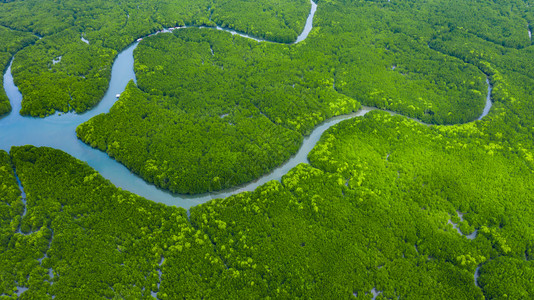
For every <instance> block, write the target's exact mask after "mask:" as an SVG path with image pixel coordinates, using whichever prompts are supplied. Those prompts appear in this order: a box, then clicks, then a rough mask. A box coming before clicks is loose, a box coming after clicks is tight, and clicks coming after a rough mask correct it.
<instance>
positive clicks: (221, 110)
mask: <svg viewBox="0 0 534 300" xmlns="http://www.w3.org/2000/svg"><path fill="white" fill-rule="evenodd" d="M212 51H213V54H212V53H211V52H212ZM301 53H302V52H301V51H299V50H298V48H295V47H291V46H280V45H274V44H270V43H257V42H255V41H250V40H247V39H244V38H242V37H235V38H232V37H231V35H230V34H229V33H224V32H218V31H213V30H208V29H196V28H191V29H187V30H180V31H175V32H174V34H162V35H158V36H155V37H151V38H148V39H145V41H143V43H141V44H140V45H139V47H138V48H137V49H136V52H135V55H136V64H135V68H136V74H137V78H138V84H139V89H138V88H136V87H135V86H134V84H133V83H130V84H129V86H128V87H127V89H126V91H125V92H124V93H122V94H121V97H120V99H119V100H118V101H117V102H116V103H115V105H114V106H113V108H112V109H111V111H110V113H109V114H105V115H99V116H97V117H95V118H93V119H91V120H90V121H89V122H87V123H85V124H82V125H81V126H79V127H78V129H77V134H78V137H79V138H80V139H82V140H83V141H84V142H86V143H88V144H90V145H91V146H93V147H97V148H99V149H101V150H103V151H106V152H107V153H108V154H109V155H110V156H112V157H115V158H116V159H117V160H118V161H120V162H122V163H124V164H125V165H126V166H127V167H128V168H130V169H131V170H132V171H134V172H135V173H137V174H139V175H141V176H142V177H143V178H145V179H146V180H148V181H150V182H153V183H155V184H156V185H157V186H159V187H163V188H166V189H169V190H171V191H173V192H180V193H199V192H205V191H212V190H219V189H223V188H227V187H230V186H234V185H237V184H240V183H243V182H247V181H250V180H252V179H255V178H257V177H259V176H260V175H262V174H265V173H267V172H268V171H270V170H272V169H273V168H274V167H276V166H278V165H280V164H281V163H282V162H283V161H285V160H287V159H288V158H289V157H290V156H291V155H292V154H294V153H295V152H297V150H298V147H299V145H300V143H301V142H302V136H301V134H306V133H309V132H310V131H311V129H312V128H313V127H315V126H316V125H317V124H319V123H320V122H321V121H323V120H325V119H327V118H330V117H332V116H333V115H339V114H344V113H349V112H352V111H355V110H357V109H358V108H359V104H358V102H356V101H355V100H353V99H351V98H348V97H346V96H344V95H341V94H339V93H337V92H336V91H335V90H334V89H332V87H331V86H329V83H328V81H327V80H325V79H323V78H324V77H326V76H328V75H324V74H323V73H322V71H323V70H324V69H325V67H321V68H317V69H314V70H311V71H308V72H301V71H299V66H301V65H303V64H304V62H305V61H307V60H309V59H310V58H311V57H309V56H302V55H301ZM281 57H282V58H281ZM301 76H304V78H301ZM178 79H179V80H178ZM325 81H326V83H325ZM140 90H143V91H144V92H141V91H140ZM192 162H194V163H192Z"/></svg>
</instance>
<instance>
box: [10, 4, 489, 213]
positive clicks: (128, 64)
mask: <svg viewBox="0 0 534 300" xmlns="http://www.w3.org/2000/svg"><path fill="white" fill-rule="evenodd" d="M316 7H317V6H316V5H315V3H313V2H312V9H311V12H310V15H309V16H308V20H307V22H306V26H305V28H304V31H303V32H302V34H301V35H300V36H299V38H298V39H297V41H296V43H297V42H300V41H303V40H304V39H306V37H307V36H308V34H309V32H310V31H311V29H312V21H313V16H314V14H315V10H316ZM217 29H220V30H225V31H226V29H222V28H217ZM165 31H168V30H164V31H163V32H165ZM230 32H231V31H230ZM238 34H239V35H242V36H244V37H248V38H252V37H249V36H247V35H243V34H240V33H238ZM254 39H255V38H254ZM255 40H257V39H255ZM138 43H139V42H135V43H133V44H132V45H130V46H129V47H127V48H126V49H125V50H123V51H122V52H121V53H120V54H119V55H118V56H117V58H116V59H115V61H114V63H113V67H112V71H111V80H110V83H109V88H108V90H107V92H106V93H105V95H104V98H103V99H102V101H101V102H100V103H99V104H98V105H97V106H96V107H95V108H93V109H92V110H90V111H88V112H85V113H82V114H75V113H66V114H62V115H60V114H59V113H56V114H55V115H52V116H49V117H46V118H44V119H43V118H33V117H22V116H21V115H20V114H18V113H17V112H18V111H20V108H21V101H22V95H21V94H20V92H19V90H18V88H17V87H16V86H15V84H14V82H13V76H12V75H11V64H12V63H13V62H11V63H10V65H9V67H8V69H7V71H6V73H5V74H4V89H5V91H6V93H7V96H8V97H9V99H10V101H11V105H12V107H13V110H12V113H10V114H9V115H7V116H5V117H3V118H1V119H0V134H1V136H0V138H1V139H0V149H2V150H5V151H9V150H10V148H11V147H12V146H22V145H28V144H30V145H35V146H48V147H52V148H56V149H60V150H62V151H64V152H67V153H69V154H70V155H72V156H74V157H76V158H77V159H80V160H82V161H85V162H87V164H88V165H89V166H91V167H92V168H94V169H95V170H96V171H98V172H99V173H100V174H101V175H102V176H103V177H104V178H107V179H108V180H110V181H111V182H112V183H113V184H114V185H115V186H117V187H120V188H122V189H124V190H128V191H130V192H132V193H135V194H137V195H140V196H142V197H145V198H147V199H150V200H153V201H156V202H160V203H164V204H166V205H174V206H180V207H183V208H186V209H189V208H190V207H191V206H195V205H198V204H201V203H204V202H206V201H209V200H211V199H216V198H224V197H228V196H231V195H234V194H237V193H240V192H244V191H253V190H254V189H256V188H257V187H258V186H260V185H262V184H264V183H266V182H268V181H271V180H280V179H281V178H282V176H283V175H284V174H286V173H287V172H288V171H289V170H290V169H292V168H293V167H295V166H296V165H298V164H299V163H307V162H308V158H307V156H308V153H309V152H310V151H311V149H312V148H313V147H314V146H315V144H316V143H317V142H318V141H319V138H320V137H321V135H322V134H323V132H324V131H325V130H327V129H328V128H330V127H331V126H333V125H335V124H337V123H339V122H341V121H343V120H347V119H350V118H353V117H357V116H363V115H365V114H366V113H367V112H369V111H370V110H373V109H375V108H369V107H364V108H363V109H361V110H360V111H358V112H356V113H353V114H349V115H343V116H338V117H334V118H331V119H329V120H327V121H325V122H324V123H322V124H321V125H319V126H317V127H316V128H315V129H314V130H313V132H312V133H311V134H310V135H309V136H307V137H305V138H304V141H303V143H302V146H301V147H300V149H299V151H298V152H297V153H296V154H295V155H294V156H292V157H291V158H290V159H289V160H288V161H287V162H285V163H284V164H282V165H281V166H279V167H278V168H276V169H274V170H273V171H272V172H270V173H268V174H265V175H264V176H262V177H260V178H259V179H257V180H254V181H252V182H249V183H246V184H243V185H240V186H237V187H234V188H230V189H226V190H223V191H219V192H212V193H205V194H199V195H176V194H171V193H169V192H167V191H164V190H161V189H159V188H157V187H156V186H154V185H152V184H149V183H147V182H145V181H144V180H143V179H141V178H140V177H139V176H137V175H135V174H133V173H132V172H130V170H128V169H127V168H126V167H125V166H124V165H122V164H120V163H119V162H117V161H115V160H114V159H112V158H110V157H109V156H108V155H107V154H106V153H104V152H102V151H99V150H96V149H93V148H91V147H90V146H88V145H86V144H85V143H83V142H82V141H80V140H79V139H78V138H77V137H76V127H77V126H78V125H79V124H81V123H83V122H86V121H87V120H89V119H90V118H92V117H94V116H95V115H98V114H100V113H107V112H109V109H110V108H111V107H112V106H113V104H114V103H115V101H116V97H115V95H116V94H120V93H121V92H122V91H123V90H124V89H125V87H126V85H127V84H128V82H129V81H130V80H134V81H135V80H136V78H135V73H134V69H133V64H134V58H133V51H134V49H135V47H137V45H138ZM490 93H491V85H489V81H488V97H487V100H488V102H487V105H486V109H484V113H483V114H482V116H481V117H480V118H482V117H484V116H485V115H486V114H487V111H489V107H491V100H490ZM488 105H489V106H488Z"/></svg>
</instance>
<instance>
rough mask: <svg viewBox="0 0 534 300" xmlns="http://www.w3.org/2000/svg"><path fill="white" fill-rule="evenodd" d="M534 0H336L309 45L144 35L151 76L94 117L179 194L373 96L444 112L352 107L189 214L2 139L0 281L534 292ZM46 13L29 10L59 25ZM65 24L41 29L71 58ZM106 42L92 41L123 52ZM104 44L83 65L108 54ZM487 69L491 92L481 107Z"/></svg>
mask: <svg viewBox="0 0 534 300" xmlns="http://www.w3.org/2000/svg"><path fill="white" fill-rule="evenodd" d="M28 3H32V2H28ZM73 3H74V2H73ZM95 3H97V2H95ZM182 4H183V3H182ZM527 4H528V5H527ZM532 4H533V3H527V2H518V1H506V2H498V3H496V2H493V1H479V2H465V3H464V2H459V1H441V0H434V1H426V2H413V1H408V2H406V1H403V2H397V1H394V0H392V1H391V2H389V1H356V2H334V1H325V2H321V3H319V5H320V7H319V10H318V13H317V19H316V22H315V27H314V30H313V32H312V34H311V35H310V37H309V39H307V40H306V41H305V42H303V43H299V44H297V45H291V46H289V45H279V44H273V43H256V42H253V41H249V40H246V39H243V38H241V37H237V36H230V35H229V34H227V33H224V32H217V31H211V30H208V29H187V30H180V31H175V32H174V33H173V34H162V35H158V36H155V37H150V38H147V39H145V40H144V41H143V42H142V43H140V45H139V47H138V49H137V50H136V52H135V57H136V65H135V70H136V73H137V78H138V85H137V86H136V85H135V84H134V83H133V82H132V83H130V84H129V85H128V87H127V88H126V90H125V91H124V92H123V93H122V95H121V98H120V99H119V100H118V102H117V103H116V104H115V106H114V107H113V108H112V110H111V111H110V113H109V114H102V115H99V116H97V117H95V118H93V119H91V120H90V121H88V122H87V123H85V124H82V125H81V126H80V127H79V128H78V129H77V134H78V137H80V138H81V139H82V140H84V141H85V142H87V143H88V144H90V145H91V146H93V147H95V148H98V149H101V150H103V151H106V152H107V153H109V155H111V156H113V157H115V158H116V159H117V160H119V161H121V162H122V163H124V164H125V165H127V166H128V167H129V168H131V169H132V170H133V171H135V172H136V173H138V174H140V175H142V176H143V177H144V178H146V179H147V180H150V181H152V182H154V183H156V184H157V185H158V186H161V187H165V188H168V189H171V190H173V191H180V192H190V193H193V192H200V191H206V190H215V189H220V188H224V187H226V186H230V185H235V184H237V183H239V182H244V181H247V180H250V179H252V178H255V177H257V176H259V175H260V174H263V173H265V172H267V171H268V170H269V169H271V168H273V167H274V166H276V165H277V164H280V162H281V161H283V160H285V159H287V157H288V156H289V155H291V153H294V152H295V151H296V149H297V148H298V145H299V144H300V142H301V141H302V136H303V135H306V134H307V133H309V132H310V130H311V129H312V128H313V127H314V126H316V125H317V124H318V123H319V122H321V121H322V120H323V119H325V118H329V117H330V116H333V115H337V114H342V113H346V112H349V111H352V110H355V109H357V108H358V107H359V103H362V104H367V105H373V106H378V107H380V108H385V109H390V110H395V111H397V112H401V113H402V114H405V115H407V116H410V117H415V118H418V119H421V120H423V121H425V122H428V123H433V124H435V125H432V126H428V125H425V124H420V123H418V122H416V121H413V120H409V119H407V118H406V117H403V116H391V115H390V113H388V112H381V111H373V112H371V113H368V114H367V115H366V116H364V117H361V118H356V119H352V120H348V121H344V122H341V123H339V124H338V125H336V126H334V127H332V128H330V129H329V130H328V131H327V132H326V133H325V134H324V135H323V137H322V138H321V141H320V142H319V143H318V144H317V145H316V147H315V148H314V150H313V151H312V152H311V153H310V155H309V161H310V164H301V165H299V166H297V167H295V168H294V169H293V170H291V171H290V172H289V173H288V174H286V175H285V176H284V177H283V179H282V181H281V182H277V181H273V182H269V183H267V184H265V185H263V186H261V187H259V188H258V189H256V190H255V191H254V192H246V193H241V194H237V195H234V196H231V197H229V198H226V199H216V200H213V201H210V202H207V203H205V204H202V205H199V206H197V207H193V208H192V209H191V210H190V211H189V212H186V211H185V210H184V209H181V208H176V207H166V206H163V205H161V204H156V203H153V202H151V201H149V200H146V199H143V198H141V197H139V196H136V195H133V194H131V193H129V192H126V191H122V190H120V189H118V188H116V187H114V186H112V185H111V184H110V183H109V182H108V181H106V180H105V179H104V178H102V177H101V176H100V175H99V174H98V173H96V172H95V171H94V170H93V169H91V168H90V167H89V166H87V164H85V163H83V162H80V161H77V160H75V159H74V158H72V157H71V156H69V155H67V154H65V153H63V152H61V151H59V150H54V149H50V148H36V147H33V146H23V147H14V148H12V150H11V152H10V155H8V154H6V153H5V152H0V207H1V209H0V242H1V244H0V278H1V280H0V289H1V290H0V298H7V299H11V298H15V297H16V296H15V292H17V291H18V292H21V291H23V290H24V289H25V288H28V290H27V291H25V292H24V293H23V294H22V298H28V299H33V298H36V299H40V298H52V297H53V296H55V299H70V298H91V299H93V298H134V299H139V298H144V299H151V297H152V295H154V294H153V293H156V292H157V295H155V296H156V298H158V299H175V298H180V297H185V298H224V299H234V298H239V297H241V298H247V299H249V298H250V299H252V298H253V299H256V298H283V299H285V298H296V297H300V298H327V299H338V298H339V299H342V298H350V299H353V298H356V299H370V298H371V293H372V291H379V292H380V295H379V296H378V298H379V299H380V298H382V299H421V298H423V299H424V298H429V299H505V298H508V299H531V298H534V284H533V281H534V265H533V263H532V261H533V257H534V220H533V219H532V217H531V216H532V215H533V213H534V212H533V207H534V206H533V203H534V193H533V191H534V138H533V137H534V105H533V99H534V75H533V74H534V61H533V60H532V59H531V58H532V55H533V53H532V51H533V50H532V48H533V47H532V46H529V45H530V44H531V42H530V41H529V40H528V36H527V34H526V28H527V27H526V26H527V22H529V23H530V24H532V23H533V22H534V14H533V12H534V11H532V8H531V7H532V6H533V5H532ZM24 5H26V4H24V3H22V2H18V1H14V2H11V3H8V5H7V6H2V8H1V9H0V10H5V9H6V7H8V8H10V9H15V8H17V7H18V8H20V7H24ZM36 5H56V4H52V3H51V2H46V1H45V2H42V4H36ZM58 5H59V4H58ZM80 5H82V4H80ZM87 5H92V4H87ZM95 5H97V4H95ZM98 5H101V6H102V7H103V6H104V4H103V3H100V4H98ZM165 5H167V4H161V6H165ZM169 5H170V6H165V7H166V8H167V9H168V8H170V7H175V6H174V5H175V4H169ZM176 5H178V4H176ZM183 5H185V4H183ZM217 5H221V6H222V5H223V4H222V3H221V4H220V3H218V4H217ZM225 5H228V7H231V6H230V4H225ZM157 7H160V6H159V5H158V6H157ZM206 7H207V6H206ZM213 7H214V8H213V10H214V12H213V15H212V20H215V16H216V14H215V12H216V11H217V10H216V9H215V6H213ZM243 7H247V6H246V5H245V6H243ZM151 9H153V10H154V11H158V14H156V15H155V16H160V17H161V16H162V15H160V14H159V13H162V12H163V11H166V12H168V13H169V14H172V10H163V9H161V10H159V8H158V9H156V8H154V7H153V8H151ZM50 11H53V10H42V11H40V12H39V13H44V14H45V15H46V14H48V13H50ZM57 11H60V10H57ZM61 11H62V10H61ZM110 11H113V10H112V9H110ZM251 11H252V10H251ZM190 12H191V14H192V15H194V14H196V13H199V14H205V12H211V9H210V10H207V8H205V9H204V8H203V9H202V10H199V11H197V10H194V9H191V10H190ZM27 13H28V14H35V13H37V12H33V10H31V13H30V10H28V12H27ZM65 13H66V12H65ZM79 13H80V15H82V14H85V12H83V13H82V12H79ZM0 15H1V14H0ZM106 16H107V15H106ZM162 18H163V17H162ZM204 18H206V16H204ZM207 18H208V19H207V20H204V21H203V22H204V23H202V22H201V23H199V24H205V23H208V22H211V21H210V20H209V15H208V16H207ZM226 18H230V17H226ZM27 19H30V18H29V17H28V18H27ZM0 20H2V21H1V22H15V21H9V20H11V19H9V18H7V17H4V16H3V15H2V17H1V18H0ZM75 20H76V21H75ZM82 20H83V17H80V19H79V21H78V18H76V19H73V20H72V22H82ZM258 20H261V18H258ZM17 22H21V23H20V24H23V23H24V22H26V21H24V20H20V21H17ZM40 22H41V23H40ZM40 22H34V23H31V22H30V21H27V23H26V24H24V26H26V27H17V28H19V29H25V30H33V31H35V32H40V31H37V30H36V29H35V28H45V27H46V26H45V25H44V24H52V23H54V22H51V21H50V20H49V19H46V18H45V17H44V16H43V17H42V18H41V20H40ZM113 22H114V21H110V24H112V23H113ZM262 22H263V21H262ZM10 24H11V23H10ZM57 24H60V23H57ZM61 24H63V23H61ZM154 24H156V22H155V23H154ZM157 24H160V23H157ZM230 25H232V26H236V27H237V26H244V25H241V24H240V25H237V24H230ZM13 26H14V27H16V26H15V25H13ZM17 26H19V25H17ZM20 26H23V25H20ZM47 26H48V25H47ZM61 26H64V27H63V28H62V27H61ZM61 26H59V27H57V29H54V30H57V31H53V30H52V31H50V32H47V33H46V35H47V37H45V38H43V39H42V40H41V41H38V42H37V43H35V45H34V46H30V48H31V49H35V51H37V52H36V53H41V52H39V51H42V53H43V55H44V56H46V55H48V54H46V55H45V54H44V53H48V51H50V52H51V54H50V57H53V56H54V55H58V53H59V52H57V51H60V50H61V49H62V47H61V46H60V45H62V43H63V42H62V40H61V39H62V38H63V36H67V34H68V33H69V32H70V31H69V30H72V28H71V27H72V26H71V25H69V24H67V23H64V24H63V25H61ZM73 26H74V25H73ZM291 26H294V25H291ZM295 26H296V25H295ZM102 28H104V27H102ZM106 28H108V27H106ZM138 28H141V26H139V27H138ZM103 30H104V29H102V31H101V33H102V36H104V34H103V33H104V32H105V31H103ZM250 30H253V29H250ZM73 32H75V31H73ZM92 32H93V33H94V34H95V35H98V34H97V33H98V31H92ZM40 33H43V34H44V32H40ZM61 33H63V34H61ZM48 34H49V36H48ZM54 34H55V35H54ZM73 34H74V33H73ZM73 36H75V35H73ZM280 36H283V35H282V34H280ZM45 39H46V40H45ZM95 40H96V38H95ZM56 41H57V42H56ZM118 41H120V39H117V38H113V37H109V39H107V40H105V41H104V40H102V45H104V43H114V42H117V43H119V42H118ZM125 41H129V40H128V39H127V38H125ZM92 43H93V42H92V41H91V43H90V45H89V46H87V45H86V44H82V43H81V42H80V43H78V42H76V43H75V44H72V46H73V47H74V48H73V49H75V48H76V47H80V48H76V49H81V50H77V51H85V50H83V49H86V48H88V47H89V48H90V47H92V46H91V45H92ZM124 43H125V44H127V43H128V42H124ZM78 44H79V45H78ZM119 44H120V43H119ZM119 44H116V45H119ZM107 45H108V46H102V47H103V48H102V49H104V48H108V49H111V50H105V51H103V52H98V51H100V50H98V49H100V48H95V50H94V51H96V52H94V53H99V55H104V54H105V55H108V54H109V53H111V52H110V51H116V50H119V49H117V48H114V47H115V46H109V45H111V44H107ZM32 47H33V48H32ZM82 47H84V48H82ZM95 47H96V45H95ZM30 48H28V49H30ZM38 49H41V50H38ZM97 50H98V51H97ZM32 51H33V50H32ZM54 51H56V52H54ZM69 51H74V50H69ZM106 51H107V52H106ZM30 52H31V51H30V50H28V53H25V52H21V54H20V55H21V57H23V55H25V56H24V57H25V58H24V61H27V60H29V59H30V58H31V56H30ZM69 53H71V52H69ZM87 53H93V52H90V51H89V50H88V52H87ZM106 53H108V54H106ZM95 55H96V54H95ZM65 56H66V57H68V54H67V53H66V52H65ZM106 57H108V59H112V57H113V55H112V54H109V55H108V56H106ZM62 59H63V58H62ZM38 60H40V59H38ZM92 61H94V62H97V61H99V60H98V59H94V60H92V59H91V57H89V58H88V59H87V64H88V65H85V64H80V65H77V67H76V68H79V70H81V71H80V73H76V74H87V73H83V72H85V71H84V70H89V71H90V72H96V70H94V69H93V67H92V65H91V62H92ZM15 62H16V61H15ZM21 64H22V62H21ZM68 65H69V66H74V65H75V64H74V63H69V64H68ZM105 65H106V64H103V65H101V66H103V67H104V68H105ZM52 67H53V66H52ZM56 68H57V70H56V72H64V74H69V75H68V76H71V73H70V72H71V71H70V69H69V68H71V67H67V69H61V68H62V67H61V66H60V65H59V63H58V64H57V65H56ZM32 70H39V69H38V68H37V67H35V69H32ZM99 71H102V72H103V73H98V72H97V73H92V74H95V77H96V75H98V76H101V77H102V78H105V72H106V71H105V70H104V69H103V70H99ZM19 72H24V70H23V69H19ZM36 72H37V71H36ZM72 76H74V75H72ZM83 76H85V75H83ZM486 76H488V78H489V80H490V81H491V83H492V85H493V87H494V89H493V93H492V101H493V107H492V110H491V112H490V114H489V115H488V116H486V117H485V118H484V119H483V120H482V121H475V122H469V123H468V121H473V120H474V119H476V118H477V117H478V116H479V115H480V112H481V111H482V107H483V105H484V101H485V93H486V85H485V80H486ZM59 78H60V77H57V79H58V80H59ZM62 78H63V77H62ZM65 78H67V77H65ZM68 78H70V77H68ZM93 79H94V77H93ZM69 80H70V79H69ZM106 80H107V79H106ZM60 82H61V81H60ZM62 84H64V86H65V89H67V87H66V86H67V85H68V84H71V81H68V80H66V81H65V82H64V83H62ZM22 85H23V84H22ZM95 93H96V92H95ZM36 95H37V94H36ZM58 95H60V94H58ZM80 97H81V96H80ZM73 99H74V97H73ZM40 101H41V100H37V101H36V102H35V103H39V102H40ZM84 101H85V100H84ZM82 102H83V101H81V102H80V103H82ZM58 103H59V102H58ZM73 103H74V102H73ZM36 105H38V104H36ZM36 107H37V106H36ZM40 107H41V108H42V109H45V108H46V107H47V106H46V105H43V106H40ZM41 108H39V109H41ZM456 123H460V124H456ZM461 123H465V124H461ZM440 124H455V125H452V126H441V125H440ZM14 170H15V171H16V174H18V176H19V177H20V180H21V182H22V186H23V187H24V191H25V194H26V202H25V201H24V199H23V198H22V196H23V193H21V191H20V190H19V189H18V187H17V180H16V177H15V172H14ZM177 204H178V205H179V203H177ZM188 214H189V215H188ZM450 223H454V224H457V225H458V228H459V230H460V232H457V231H456V229H455V228H454V227H453V225H452V224H450ZM468 234H474V236H475V237H474V239H469V238H467V237H466V235H468ZM160 272H161V273H160ZM475 274H478V275H479V277H478V278H475Z"/></svg>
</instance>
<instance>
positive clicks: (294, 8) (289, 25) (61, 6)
mask: <svg viewBox="0 0 534 300" xmlns="http://www.w3.org/2000/svg"><path fill="white" fill-rule="evenodd" d="M309 10H310V3H309V2H307V1H305V0H299V1H272V0H262V1H254V3H251V2H248V1H222V2H217V3H214V2H212V1H204V0H201V1H166V2H161V1H148V2H145V3H139V2H137V1H116V0H112V1H79V0H66V1H52V0H48V1H41V0H30V1H12V2H8V3H3V4H2V6H0V25H4V26H8V27H10V28H14V29H17V30H19V31H28V32H33V33H35V34H39V35H41V36H43V39H42V40H41V41H40V42H39V43H37V44H36V45H34V46H31V47H27V48H26V49H24V51H22V52H21V53H19V54H18V55H17V58H16V60H15V63H14V68H13V73H14V76H15V79H16V83H17V84H18V86H19V88H20V90H21V92H22V94H23V96H24V98H23V108H22V111H21V113H22V114H24V115H32V116H40V117H44V116H46V115H49V114H53V113H54V112H55V111H63V112H66V111H71V110H74V111H76V112H78V113H80V112H83V111H85V110H87V109H90V108H91V107H93V106H94V105H95V104H96V103H98V101H100V99H101V98H102V96H103V95H104V92H105V90H106V88H107V85H108V83H109V77H110V71H111V70H110V69H111V64H112V62H113V58H114V57H115V55H116V54H117V51H120V50H122V49H123V48H125V47H126V46H127V45H128V44H130V43H132V42H133V41H135V39H137V38H140V37H143V36H146V35H148V34H150V33H153V32H155V31H157V30H159V29H162V28H164V27H174V26H183V25H193V26H201V25H207V26H216V25H220V26H223V27H229V28H233V29H236V30H238V31H243V32H246V33H249V34H252V35H255V36H258V37H262V38H268V39H271V40H275V41H279V42H284V43H288V42H292V41H294V40H295V39H296V38H297V35H298V33H300V32H301V31H302V28H303V27H304V23H305V20H306V17H307V15H308V13H309ZM82 38H83V39H84V40H85V41H82ZM2 41H4V39H2Z"/></svg>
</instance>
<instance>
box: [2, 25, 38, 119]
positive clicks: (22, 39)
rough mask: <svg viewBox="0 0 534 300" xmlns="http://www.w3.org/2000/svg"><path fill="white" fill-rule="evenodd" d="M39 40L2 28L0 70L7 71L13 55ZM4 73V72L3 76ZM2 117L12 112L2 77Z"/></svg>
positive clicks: (26, 34)
mask: <svg viewBox="0 0 534 300" xmlns="http://www.w3.org/2000/svg"><path fill="white" fill-rule="evenodd" d="M35 40H37V37H36V36H33V35H31V34H29V33H26V32H19V31H15V30H11V29H9V28H5V27H2V26H0V41H2V45H1V46H0V69H1V70H4V71H5V70H6V69H7V67H8V65H9V62H10V61H11V58H12V57H13V55H14V54H15V53H16V52H17V51H18V50H19V49H21V48H23V47H25V46H27V45H29V44H31V43H32V42H34V41H35ZM3 73H4V72H2V74H3ZM0 86H2V89H1V91H0V116H2V115H4V114H6V113H8V112H10V111H11V104H10V103H9V99H8V98H7V95H6V92H5V90H4V77H3V76H2V77H0Z"/></svg>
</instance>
